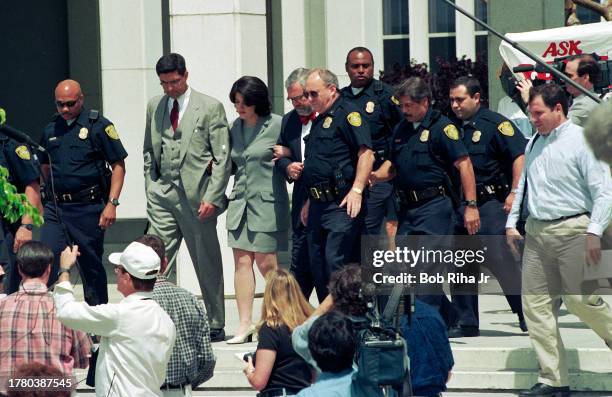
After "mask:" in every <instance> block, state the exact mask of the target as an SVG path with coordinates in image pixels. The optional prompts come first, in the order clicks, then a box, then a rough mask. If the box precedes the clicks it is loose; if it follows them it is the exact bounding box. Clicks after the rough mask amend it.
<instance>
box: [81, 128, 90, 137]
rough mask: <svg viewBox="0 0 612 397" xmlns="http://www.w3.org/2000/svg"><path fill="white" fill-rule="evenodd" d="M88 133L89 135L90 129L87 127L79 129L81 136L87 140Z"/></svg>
mask: <svg viewBox="0 0 612 397" xmlns="http://www.w3.org/2000/svg"><path fill="white" fill-rule="evenodd" d="M87 135H89V130H88V129H87V128H85V127H83V128H81V129H80V130H79V138H81V139H83V140H85V139H87Z"/></svg>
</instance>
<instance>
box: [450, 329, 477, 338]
mask: <svg viewBox="0 0 612 397" xmlns="http://www.w3.org/2000/svg"><path fill="white" fill-rule="evenodd" d="M473 336H480V330H479V329H478V327H472V326H467V327H460V326H455V327H451V329H449V330H448V337H449V338H471V337H473Z"/></svg>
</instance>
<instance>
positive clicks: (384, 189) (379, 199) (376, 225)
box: [363, 182, 393, 236]
mask: <svg viewBox="0 0 612 397" xmlns="http://www.w3.org/2000/svg"><path fill="white" fill-rule="evenodd" d="M391 194H393V185H392V184H391V183H388V182H385V183H378V184H376V185H374V187H372V188H369V189H368V195H367V197H366V199H365V211H366V214H365V220H364V231H363V234H366V235H369V236H372V235H378V234H381V230H380V229H381V226H382V223H383V220H384V219H385V216H386V215H387V206H388V204H389V197H391Z"/></svg>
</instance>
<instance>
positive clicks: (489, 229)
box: [451, 200, 523, 327]
mask: <svg viewBox="0 0 612 397" xmlns="http://www.w3.org/2000/svg"><path fill="white" fill-rule="evenodd" d="M478 211H479V213H480V230H479V231H478V234H477V236H504V235H505V233H506V214H505V212H504V204H503V203H502V202H500V201H498V200H489V201H487V202H486V203H484V204H482V205H480V206H479V207H478ZM457 220H458V222H457V227H456V234H460V235H467V234H468V233H467V230H465V228H464V227H463V208H460V209H459V214H458V215H457ZM474 243H475V244H477V245H478V244H479V242H478V240H474ZM486 245H487V262H486V263H485V264H484V265H485V266H487V268H488V269H489V270H490V271H491V273H492V274H493V276H494V277H495V278H496V279H497V281H499V284H500V286H501V288H502V290H503V291H504V294H505V296H506V300H507V301H508V304H509V305H510V308H511V309H512V312H513V313H517V314H519V315H521V316H522V314H523V309H522V306H521V296H520V295H517V294H516V292H517V291H520V282H521V281H520V280H521V266H520V262H519V261H514V260H511V258H512V253H511V252H510V249H509V248H508V246H507V245H506V244H505V241H504V238H502V237H499V238H494V239H493V238H491V239H488V240H487V241H486ZM476 249H478V248H476ZM474 265H475V264H472V265H470V266H466V267H464V268H462V269H461V271H463V272H465V273H466V274H472V275H474V274H478V273H480V269H479V268H478V266H474ZM512 292H514V294H512ZM477 293H478V286H477V285H475V284H452V285H451V297H452V307H453V317H454V318H453V320H452V321H451V322H452V323H453V325H459V326H464V327H466V326H470V327H478V325H479V315H478V295H477Z"/></svg>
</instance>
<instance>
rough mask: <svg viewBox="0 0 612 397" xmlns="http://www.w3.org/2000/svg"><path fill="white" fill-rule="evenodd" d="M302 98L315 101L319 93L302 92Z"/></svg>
mask: <svg viewBox="0 0 612 397" xmlns="http://www.w3.org/2000/svg"><path fill="white" fill-rule="evenodd" d="M304 97H305V98H306V99H308V98H313V99H317V98H318V97H319V92H318V91H304Z"/></svg>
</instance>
